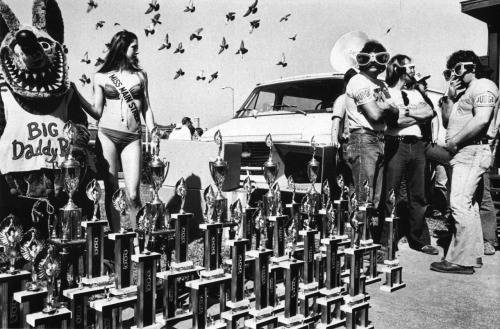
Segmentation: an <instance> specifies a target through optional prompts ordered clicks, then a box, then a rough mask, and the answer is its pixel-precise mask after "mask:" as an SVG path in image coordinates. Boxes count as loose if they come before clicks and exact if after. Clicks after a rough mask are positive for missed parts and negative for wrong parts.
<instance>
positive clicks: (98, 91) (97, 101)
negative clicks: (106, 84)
mask: <svg viewBox="0 0 500 329" xmlns="http://www.w3.org/2000/svg"><path fill="white" fill-rule="evenodd" d="M100 77H101V75H100V74H99V73H96V75H95V76H94V106H92V105H91V104H90V103H89V102H87V100H86V99H85V97H83V96H82V94H80V92H79V91H78V89H76V86H75V85H74V84H73V89H74V90H75V93H76V95H77V96H78V99H79V100H80V103H81V105H82V108H83V110H84V111H85V112H87V114H88V115H90V116H91V117H92V118H93V119H94V120H96V121H99V119H100V118H101V115H102V109H103V107H104V93H103V91H102V87H101V85H100V82H99V81H100Z"/></svg>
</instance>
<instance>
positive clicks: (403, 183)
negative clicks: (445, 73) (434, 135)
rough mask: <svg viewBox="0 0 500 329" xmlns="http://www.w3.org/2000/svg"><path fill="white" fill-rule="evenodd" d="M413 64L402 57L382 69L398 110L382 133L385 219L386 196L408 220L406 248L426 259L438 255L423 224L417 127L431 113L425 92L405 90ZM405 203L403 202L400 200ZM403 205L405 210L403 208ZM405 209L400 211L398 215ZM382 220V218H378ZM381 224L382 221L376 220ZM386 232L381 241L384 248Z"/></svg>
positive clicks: (422, 157) (419, 132)
mask: <svg viewBox="0 0 500 329" xmlns="http://www.w3.org/2000/svg"><path fill="white" fill-rule="evenodd" d="M414 76H415V64H413V63H412V62H411V58H410V57H408V56H406V55H395V56H394V57H392V58H391V60H390V61H389V64H388V65H387V69H386V79H385V82H386V83H387V84H388V86H389V93H390V94H391V99H392V100H393V101H394V102H395V104H396V105H397V106H398V108H399V117H398V120H397V122H388V124H387V129H386V131H385V165H386V173H385V175H384V176H385V180H386V189H385V217H389V216H390V215H391V213H392V211H393V209H392V208H393V205H392V203H391V200H390V193H391V191H394V193H395V196H396V205H394V206H395V207H396V208H397V211H396V212H395V214H396V215H397V216H399V217H401V218H404V217H408V219H407V220H405V221H404V222H405V223H406V222H408V223H409V229H408V230H404V231H408V232H409V234H407V238H408V244H409V245H410V247H411V248H412V249H414V250H418V251H421V252H423V253H426V254H429V255H437V254H438V253H439V251H438V250H437V249H436V248H434V247H433V246H431V238H430V235H429V228H428V226H427V222H426V220H425V212H426V208H427V203H426V200H425V165H426V161H425V145H424V142H423V141H422V130H421V127H420V125H422V124H424V123H426V122H427V121H429V120H431V119H432V118H433V117H434V115H435V113H434V111H433V108H432V105H431V104H432V102H431V101H430V100H429V99H428V98H427V96H426V95H425V88H424V87H423V86H419V87H417V88H415V89H408V88H407V87H408V86H412V85H413V84H414V83H415V77H414ZM405 199H407V202H405V201H404V200H405ZM406 205H407V207H405V206H406ZM403 209H405V210H404V211H401V210H403ZM381 217H382V216H381ZM380 220H381V221H383V219H382V218H381V219H380ZM387 233H388V232H387V230H384V234H383V237H382V239H381V241H380V242H381V244H382V245H387V243H388V241H387Z"/></svg>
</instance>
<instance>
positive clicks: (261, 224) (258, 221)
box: [255, 203, 267, 251]
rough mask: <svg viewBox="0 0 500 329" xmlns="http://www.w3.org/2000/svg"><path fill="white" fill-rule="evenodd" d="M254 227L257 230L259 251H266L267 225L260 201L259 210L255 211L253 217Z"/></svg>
mask: <svg viewBox="0 0 500 329" xmlns="http://www.w3.org/2000/svg"><path fill="white" fill-rule="evenodd" d="M255 229H256V230H257V231H259V249H260V251H266V241H267V227H266V221H265V217H264V215H263V214H262V206H261V204H260V203H259V210H258V211H257V216H256V218H255Z"/></svg>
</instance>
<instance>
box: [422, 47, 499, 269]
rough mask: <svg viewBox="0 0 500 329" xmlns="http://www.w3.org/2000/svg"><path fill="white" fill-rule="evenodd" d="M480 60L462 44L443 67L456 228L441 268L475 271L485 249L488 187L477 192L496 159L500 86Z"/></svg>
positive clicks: (445, 123)
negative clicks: (492, 132) (491, 141)
mask: <svg viewBox="0 0 500 329" xmlns="http://www.w3.org/2000/svg"><path fill="white" fill-rule="evenodd" d="M480 65H481V64H480V62H479V58H478V57H477V56H476V54H474V52H472V51H464V50H460V51H457V52H455V53H453V54H452V55H451V56H450V58H449V59H448V61H447V63H446V66H447V70H445V71H444V72H443V74H444V77H445V79H446V80H447V81H449V82H450V86H449V89H448V97H447V99H446V100H445V101H444V102H443V124H444V126H445V127H446V128H447V131H446V148H447V149H448V151H449V152H450V154H451V155H452V159H451V161H450V165H451V191H450V207H451V213H452V216H453V219H454V220H455V231H454V234H452V239H451V243H450V247H449V249H448V253H447V255H446V258H445V259H444V260H443V261H442V262H435V263H432V264H431V270H434V271H438V272H445V273H458V274H473V273H474V269H473V267H474V266H475V265H476V262H477V259H478V258H480V257H482V256H483V253H484V250H483V234H482V228H481V220H480V216H479V206H478V205H479V204H480V203H481V201H482V193H477V192H478V190H481V189H478V186H479V184H480V182H481V179H482V176H483V174H484V173H485V172H486V170H487V169H488V167H489V165H490V163H491V151H490V147H489V145H488V138H487V132H488V130H489V128H490V126H491V124H494V120H492V118H493V117H494V115H495V104H496V102H497V99H498V88H497V87H496V85H495V84H494V83H493V82H492V81H490V80H488V79H478V78H477V77H476V70H477V69H478V68H480Z"/></svg>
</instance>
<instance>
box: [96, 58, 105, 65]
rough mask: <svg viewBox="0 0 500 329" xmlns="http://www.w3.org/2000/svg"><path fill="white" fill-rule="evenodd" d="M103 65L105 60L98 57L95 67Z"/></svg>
mask: <svg viewBox="0 0 500 329" xmlns="http://www.w3.org/2000/svg"><path fill="white" fill-rule="evenodd" d="M101 64H104V59H102V58H101V57H97V59H96V60H95V65H94V66H99V65H101Z"/></svg>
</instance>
